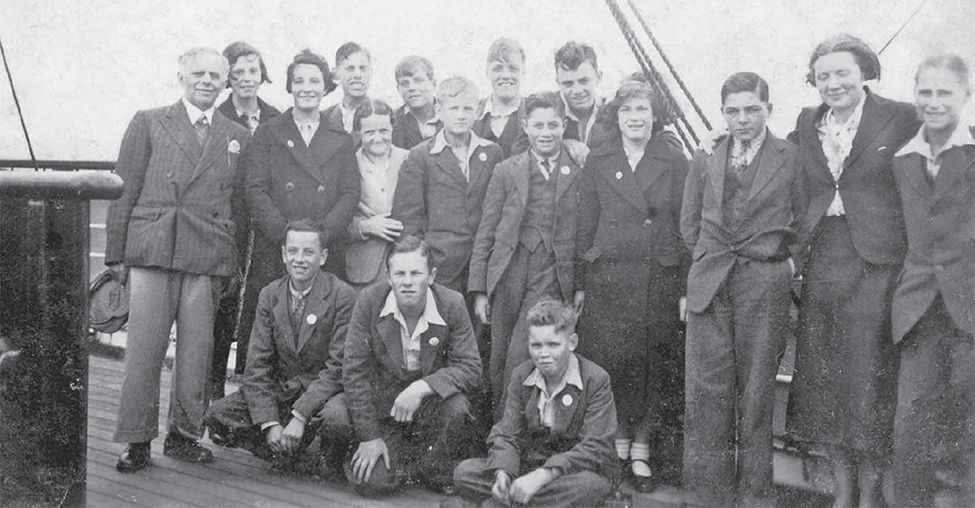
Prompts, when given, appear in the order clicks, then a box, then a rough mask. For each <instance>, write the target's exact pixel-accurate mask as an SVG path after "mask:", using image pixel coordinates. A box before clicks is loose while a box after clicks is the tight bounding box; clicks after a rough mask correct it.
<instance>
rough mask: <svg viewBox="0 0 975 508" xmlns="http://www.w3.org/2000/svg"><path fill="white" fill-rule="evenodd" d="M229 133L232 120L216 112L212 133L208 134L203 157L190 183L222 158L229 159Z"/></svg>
mask: <svg viewBox="0 0 975 508" xmlns="http://www.w3.org/2000/svg"><path fill="white" fill-rule="evenodd" d="M229 131H230V120H228V119H227V118H226V117H225V116H223V114H217V113H216V112H214V115H213V122H212V123H211V125H210V132H209V133H208V134H207V143H206V146H205V147H204V148H203V155H202V156H201V157H200V161H199V162H198V163H197V164H196V168H194V169H193V177H192V178H190V182H192V181H193V180H195V179H196V177H198V176H200V174H201V173H203V171H204V170H205V169H207V168H209V167H210V166H211V165H212V164H213V163H214V162H216V161H217V160H218V159H219V158H220V157H221V156H224V157H227V146H228V145H229V144H230V138H229V136H228V134H229ZM195 134H196V133H195V132H194V135H195Z"/></svg>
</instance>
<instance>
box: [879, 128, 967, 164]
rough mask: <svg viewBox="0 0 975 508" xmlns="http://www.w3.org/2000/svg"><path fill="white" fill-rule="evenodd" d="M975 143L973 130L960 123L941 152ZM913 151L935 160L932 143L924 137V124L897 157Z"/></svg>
mask: <svg viewBox="0 0 975 508" xmlns="http://www.w3.org/2000/svg"><path fill="white" fill-rule="evenodd" d="M966 145H975V138H973V137H972V131H971V130H969V128H968V127H966V126H964V125H962V124H960V123H959V124H958V125H956V126H955V130H954V131H953V132H952V133H951V137H949V138H948V142H947V143H945V146H944V148H942V149H941V153H944V152H946V151H947V150H948V149H950V148H953V147H956V146H966ZM911 153H916V154H918V155H921V156H923V157H926V158H928V159H931V160H934V154H933V153H931V144H930V143H928V141H927V140H926V139H924V126H923V125H922V126H921V128H920V129H918V131H917V135H915V136H914V137H913V138H911V140H910V141H908V142H907V144H906V145H904V147H903V148H901V149H900V150H899V151H898V152H897V155H896V156H897V157H900V156H901V155H907V154H911Z"/></svg>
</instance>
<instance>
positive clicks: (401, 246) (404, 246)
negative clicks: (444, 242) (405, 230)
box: [386, 235, 434, 272]
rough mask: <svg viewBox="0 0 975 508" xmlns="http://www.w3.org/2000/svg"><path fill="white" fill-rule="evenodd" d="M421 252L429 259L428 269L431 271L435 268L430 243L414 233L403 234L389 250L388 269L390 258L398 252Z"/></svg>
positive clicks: (387, 256)
mask: <svg viewBox="0 0 975 508" xmlns="http://www.w3.org/2000/svg"><path fill="white" fill-rule="evenodd" d="M411 252H419V253H420V255H421V256H423V257H424V258H426V260H427V269H428V270H430V271H431V272H432V271H433V269H434V265H433V253H432V252H431V251H430V244H428V243H427V242H426V241H424V240H421V239H419V238H417V237H415V236H413V235H406V236H402V237H400V238H399V239H397V240H396V241H395V242H393V245H392V246H391V247H390V249H389V252H387V253H386V269H387V270H389V260H391V259H393V256H395V255H397V254H409V253H411Z"/></svg>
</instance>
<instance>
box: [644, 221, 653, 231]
mask: <svg viewBox="0 0 975 508" xmlns="http://www.w3.org/2000/svg"><path fill="white" fill-rule="evenodd" d="M652 224H653V221H652V220H650V219H643V227H645V228H647V229H650V226H651V225H652Z"/></svg>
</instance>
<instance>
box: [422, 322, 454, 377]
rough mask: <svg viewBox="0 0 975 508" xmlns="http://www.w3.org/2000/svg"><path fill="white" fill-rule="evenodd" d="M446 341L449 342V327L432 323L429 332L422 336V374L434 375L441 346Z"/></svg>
mask: <svg viewBox="0 0 975 508" xmlns="http://www.w3.org/2000/svg"><path fill="white" fill-rule="evenodd" d="M434 339H436V340H434ZM445 340H447V327H446V326H443V325H435V324H432V323H431V324H430V327H429V328H428V329H427V331H425V332H423V333H422V334H421V335H420V372H422V373H423V375H424V376H429V375H430V374H432V373H433V364H434V361H435V360H436V359H437V355H438V354H439V353H440V346H441V344H442V343H443V342H444V341H445Z"/></svg>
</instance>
